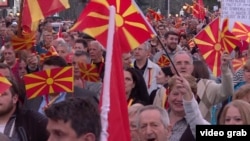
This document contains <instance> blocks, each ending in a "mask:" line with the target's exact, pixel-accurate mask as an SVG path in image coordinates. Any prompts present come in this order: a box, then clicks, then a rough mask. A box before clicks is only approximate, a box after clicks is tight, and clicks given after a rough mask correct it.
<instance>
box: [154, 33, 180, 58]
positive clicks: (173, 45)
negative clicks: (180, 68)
mask: <svg viewBox="0 0 250 141" xmlns="http://www.w3.org/2000/svg"><path fill="white" fill-rule="evenodd" d="M164 37H165V40H164V41H165V42H164V43H165V49H166V51H167V53H168V55H169V57H170V58H171V59H172V57H173V56H174V54H175V53H176V52H177V51H179V50H181V47H179V46H178V38H179V35H178V34H177V33H176V32H174V31H168V32H166V34H165V35H164ZM165 54H166V53H165V51H164V50H161V51H159V52H157V53H156V54H155V56H154V60H153V61H154V62H155V63H157V62H158V61H159V59H160V57H161V56H162V55H165Z"/></svg>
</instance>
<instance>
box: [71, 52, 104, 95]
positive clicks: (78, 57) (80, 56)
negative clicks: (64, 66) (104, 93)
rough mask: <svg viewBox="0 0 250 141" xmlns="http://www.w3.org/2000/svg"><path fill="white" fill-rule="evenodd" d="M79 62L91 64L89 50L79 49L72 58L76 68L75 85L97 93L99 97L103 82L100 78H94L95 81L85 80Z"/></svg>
mask: <svg viewBox="0 0 250 141" xmlns="http://www.w3.org/2000/svg"><path fill="white" fill-rule="evenodd" d="M79 63H83V64H90V58H89V54H88V53H87V52H84V51H80V50H77V51H76V52H75V53H74V56H73V59H72V65H73V68H74V85H75V86H77V87H80V88H85V89H87V90H89V91H92V92H94V93H96V94H97V97H98V99H99V97H100V94H101V90H102V82H101V81H100V80H96V81H94V80H93V82H91V81H88V80H84V79H83V78H82V75H81V69H80V67H79ZM84 71H87V70H84Z"/></svg>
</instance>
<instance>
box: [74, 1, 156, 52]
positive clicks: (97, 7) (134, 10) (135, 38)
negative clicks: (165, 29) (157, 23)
mask: <svg viewBox="0 0 250 141" xmlns="http://www.w3.org/2000/svg"><path fill="white" fill-rule="evenodd" d="M110 5H113V6H115V8H116V16H115V23H116V28H115V32H116V34H117V35H118V43H119V45H120V46H121V47H122V50H123V51H130V50H131V49H134V48H136V47H138V46H139V45H140V44H142V43H143V42H145V41H146V40H148V39H149V38H152V37H153V36H154V35H156V34H155V32H154V30H153V28H152V27H151V26H150V24H148V23H147V21H146V18H145V17H144V16H143V15H142V13H141V12H140V11H139V9H138V7H137V5H136V4H135V3H133V2H132V1H131V0H91V1H90V2H89V3H88V5H87V7H86V8H84V10H83V12H82V14H81V15H80V17H79V18H78V20H77V22H76V23H75V25H74V26H73V27H72V28H71V30H75V31H83V32H84V33H86V34H88V35H90V36H92V37H93V38H96V39H97V40H98V41H99V42H101V44H102V45H103V46H104V47H106V46H107V31H108V21H109V6H110Z"/></svg>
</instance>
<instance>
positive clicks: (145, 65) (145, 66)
mask: <svg viewBox="0 0 250 141" xmlns="http://www.w3.org/2000/svg"><path fill="white" fill-rule="evenodd" d="M147 66H148V59H147V61H146V63H145V64H144V66H143V67H142V68H139V67H138V66H137V64H136V61H135V62H134V67H135V68H136V69H138V70H146V68H147Z"/></svg>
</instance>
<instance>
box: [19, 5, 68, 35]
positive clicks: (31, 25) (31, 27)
mask: <svg viewBox="0 0 250 141" xmlns="http://www.w3.org/2000/svg"><path fill="white" fill-rule="evenodd" d="M69 7H70V5H69V1H68V0H24V2H23V13H22V27H23V29H25V30H27V31H36V30H37V27H38V24H39V21H40V20H41V19H44V18H45V17H46V16H49V15H52V14H54V13H56V12H59V11H62V10H65V9H67V8H69Z"/></svg>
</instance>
